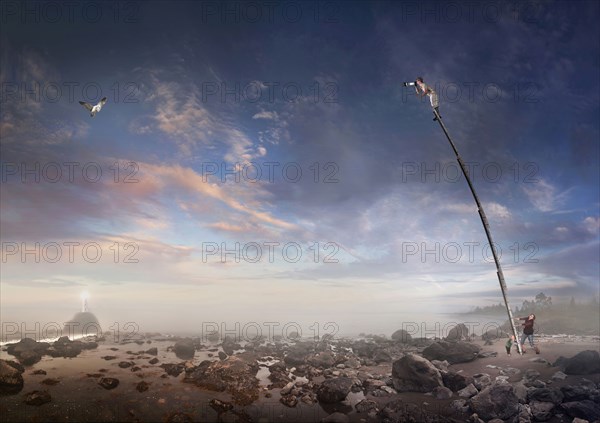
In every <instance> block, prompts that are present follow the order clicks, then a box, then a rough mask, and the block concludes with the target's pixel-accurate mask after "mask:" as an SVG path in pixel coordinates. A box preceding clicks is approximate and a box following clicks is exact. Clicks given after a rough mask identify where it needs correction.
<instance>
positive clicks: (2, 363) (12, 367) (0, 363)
mask: <svg viewBox="0 0 600 423" xmlns="http://www.w3.org/2000/svg"><path fill="white" fill-rule="evenodd" d="M23 371H24V369H23V366H21V365H20V364H18V363H15V362H14V361H7V360H0V395H14V394H18V393H19V392H21V389H23Z"/></svg>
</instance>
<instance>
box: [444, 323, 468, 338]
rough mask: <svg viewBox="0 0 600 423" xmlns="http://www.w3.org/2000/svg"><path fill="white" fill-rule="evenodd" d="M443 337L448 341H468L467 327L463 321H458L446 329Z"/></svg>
mask: <svg viewBox="0 0 600 423" xmlns="http://www.w3.org/2000/svg"><path fill="white" fill-rule="evenodd" d="M445 339H446V341H450V342H457V341H468V340H469V328H468V327H467V326H466V325H465V324H464V323H459V324H458V325H456V326H454V327H453V328H452V329H450V330H449V331H448V335H446V338H445Z"/></svg>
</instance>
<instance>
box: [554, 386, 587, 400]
mask: <svg viewBox="0 0 600 423" xmlns="http://www.w3.org/2000/svg"><path fill="white" fill-rule="evenodd" d="M560 391H561V392H562V393H563V401H564V402H572V401H583V400H586V399H590V389H588V388H586V387H585V386H581V385H567V386H563V387H561V388H560Z"/></svg>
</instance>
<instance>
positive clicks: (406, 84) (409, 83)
mask: <svg viewBox="0 0 600 423" xmlns="http://www.w3.org/2000/svg"><path fill="white" fill-rule="evenodd" d="M402 85H404V86H405V87H409V86H413V85H415V82H403V83H402Z"/></svg>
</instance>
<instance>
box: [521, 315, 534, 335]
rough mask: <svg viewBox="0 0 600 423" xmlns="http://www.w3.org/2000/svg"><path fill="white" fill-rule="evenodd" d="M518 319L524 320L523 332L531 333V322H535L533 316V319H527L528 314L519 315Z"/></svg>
mask: <svg viewBox="0 0 600 423" xmlns="http://www.w3.org/2000/svg"><path fill="white" fill-rule="evenodd" d="M519 319H520V320H525V322H524V323H523V333H524V334H525V335H533V323H534V322H535V317H534V318H533V319H531V320H530V319H529V316H527V317H519Z"/></svg>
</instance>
